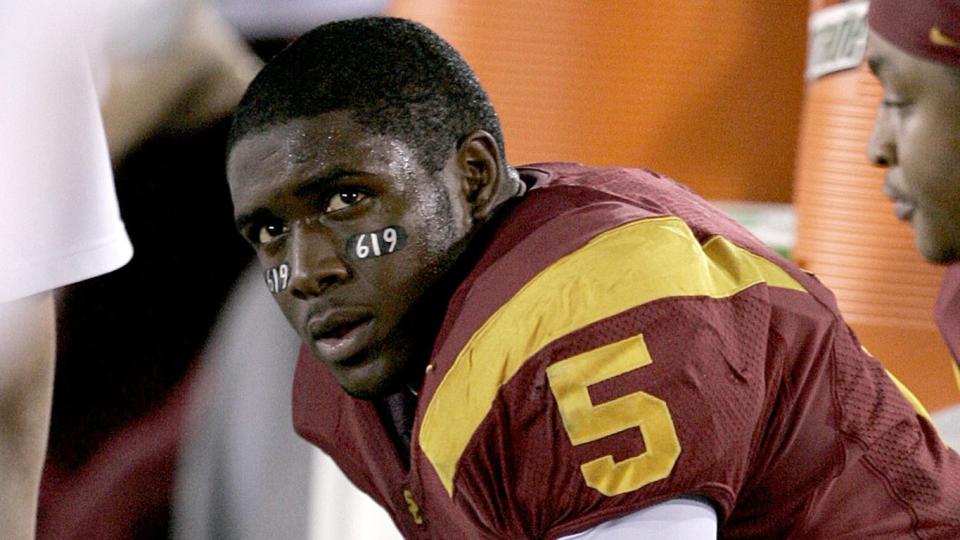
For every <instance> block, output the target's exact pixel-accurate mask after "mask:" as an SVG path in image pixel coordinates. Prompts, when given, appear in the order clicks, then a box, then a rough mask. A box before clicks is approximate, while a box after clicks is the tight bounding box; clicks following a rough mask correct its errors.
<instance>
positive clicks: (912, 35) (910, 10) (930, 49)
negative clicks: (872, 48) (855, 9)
mask: <svg viewBox="0 0 960 540" xmlns="http://www.w3.org/2000/svg"><path fill="white" fill-rule="evenodd" d="M867 23H868V24H869V26H870V29H871V30H873V31H874V32H876V33H877V34H879V35H880V36H881V37H883V38H884V39H885V40H887V41H889V42H890V43H892V44H893V45H895V46H896V47H897V48H899V49H901V50H903V51H905V52H907V53H909V54H912V55H914V56H917V57H920V58H924V59H926V60H932V61H934V62H939V63H941V64H947V65H951V66H960V0H872V1H871V2H870V11H869V13H868V15H867Z"/></svg>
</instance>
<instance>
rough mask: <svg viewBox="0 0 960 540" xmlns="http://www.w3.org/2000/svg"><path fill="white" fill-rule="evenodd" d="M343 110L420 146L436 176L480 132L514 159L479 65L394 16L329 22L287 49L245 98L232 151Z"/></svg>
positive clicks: (430, 33)
mask: <svg viewBox="0 0 960 540" xmlns="http://www.w3.org/2000/svg"><path fill="white" fill-rule="evenodd" d="M340 110H345V111H349V112H350V113H352V116H353V119H354V120H355V121H356V122H357V123H358V124H360V125H361V126H363V127H364V128H365V129H368V130H370V131H371V132H372V133H376V134H379V135H389V136H392V137H396V138H398V139H400V140H402V141H404V142H405V143H407V144H409V145H411V148H412V149H413V151H414V152H415V153H416V155H417V157H418V158H419V159H420V162H421V165H422V166H423V167H424V168H426V169H427V170H428V171H429V172H435V171H437V170H440V169H441V168H443V164H444V162H445V160H446V159H447V157H448V156H449V154H450V152H452V151H453V149H454V148H455V145H456V144H457V143H459V141H460V139H461V138H462V137H463V136H464V135H466V134H468V133H470V132H472V131H474V130H477V129H482V130H485V131H487V132H488V133H490V134H491V135H492V136H493V138H494V139H495V140H496V141H497V145H498V147H499V149H500V152H501V154H504V147H503V134H502V132H501V130H500V121H499V120H498V119H497V115H496V112H495V111H494V109H493V105H492V104H491V103H490V98H489V97H488V96H487V93H486V92H485V91H484V90H483V87H481V86H480V82H479V80H478V79H477V76H476V74H475V73H474V72H473V70H472V69H470V66H468V65H467V63H466V62H465V61H464V60H463V58H462V57H461V56H460V54H459V53H458V52H457V51H456V50H455V49H454V48H453V47H451V46H450V44H449V43H447V42H446V41H444V40H443V38H441V37H440V36H438V35H437V34H436V33H434V32H433V31H432V30H430V29H428V28H427V27H425V26H423V25H421V24H418V23H415V22H413V21H408V20H405V19H398V18H393V17H366V18H361V19H350V20H344V21H337V22H332V23H328V24H324V25H322V26H319V27H317V28H314V29H313V30H311V31H309V32H307V33H306V34H304V35H303V36H301V37H300V38H299V39H297V40H296V41H295V42H293V43H292V44H291V45H290V46H289V47H287V48H286V49H284V50H283V51H282V52H280V53H279V54H278V55H277V56H276V57H274V58H273V60H271V61H270V62H269V63H268V64H267V65H266V66H265V67H264V68H263V70H261V71H260V73H259V74H258V75H257V76H256V78H255V79H254V80H253V82H252V83H250V86H249V88H247V91H246V93H245V94H244V96H243V98H242V99H241V100H240V104H239V105H238V106H237V111H236V113H235V114H234V118H233V125H232V126H231V129H230V135H229V139H228V142H227V153H228V154H229V152H230V150H231V149H232V148H233V146H234V145H235V144H236V143H237V142H238V141H240V139H242V138H244V137H246V136H247V135H251V134H254V133H257V132H260V131H263V130H265V129H267V128H269V127H271V126H273V125H277V124H281V123H284V122H287V121H290V120H293V119H296V118H305V117H311V116H316V115H319V114H323V113H326V112H333V111H340Z"/></svg>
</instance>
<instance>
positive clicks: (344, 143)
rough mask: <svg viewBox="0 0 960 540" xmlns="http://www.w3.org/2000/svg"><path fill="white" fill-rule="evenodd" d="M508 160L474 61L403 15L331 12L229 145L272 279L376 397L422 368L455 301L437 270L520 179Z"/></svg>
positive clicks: (248, 225) (355, 390)
mask: <svg viewBox="0 0 960 540" xmlns="http://www.w3.org/2000/svg"><path fill="white" fill-rule="evenodd" d="M508 171H509V168H508V166H507V164H506V162H505V160H504V157H503V142H502V137H501V134H500V126H499V122H498V120H497V117H496V115H495V113H494V110H493V107H492V106H491V104H490V101H489V99H488V98H487V95H486V93H485V92H484V91H483V89H482V88H481V87H480V84H479V83H478V82H477V78H476V76H475V75H474V73H473V72H472V70H471V69H470V68H469V67H468V66H467V65H466V63H464V61H463V59H462V58H461V57H460V55H459V54H458V53H457V52H456V51H455V50H454V49H453V48H452V47H450V46H449V45H448V44H447V43H445V42H444V41H443V40H442V39H440V38H439V37H438V36H437V35H436V34H434V33H433V32H431V31H430V30H428V29H426V28H424V27H423V26H421V25H419V24H416V23H412V22H410V21H405V20H400V19H392V18H367V19H357V20H350V21H342V22H336V23H331V24H327V25H324V26H321V27H319V28H317V29H315V30H313V31H311V32H309V33H307V34H306V35H304V36H303V37H301V38H300V39H299V40H297V41H296V42H295V43H293V44H292V45H291V46H290V47H288V48H287V49H286V50H284V51H283V52H281V53H280V54H279V55H278V56H277V57H276V58H275V59H273V60H272V61H271V62H270V63H269V64H268V65H267V66H266V67H265V68H264V69H263V70H262V72H261V73H260V74H259V75H258V76H257V78H256V79H255V80H254V81H253V83H251V85H250V88H249V89H248V90H247V93H246V95H245V96H244V98H243V100H242V101H241V103H240V105H239V107H238V110H237V113H236V115H235V118H234V124H233V127H232V131H231V135H230V140H229V144H228V160H227V173H228V179H229V181H230V189H231V195H232V197H233V201H234V210H235V215H236V221H237V225H238V227H239V228H240V230H241V232H242V233H243V234H244V236H245V237H246V238H247V239H248V240H249V241H250V243H251V244H252V245H253V246H254V249H255V250H256V251H257V254H258V256H259V259H260V261H261V263H262V264H263V266H264V269H265V272H266V280H267V284H268V286H269V287H270V289H271V292H273V293H274V297H275V299H276V300H277V303H278V304H279V305H280V307H281V309H282V310H283V312H284V314H285V315H286V317H287V319H288V320H289V321H290V323H291V325H292V326H293V327H294V328H295V329H296V330H297V331H298V332H299V333H300V336H301V338H302V339H303V340H304V342H305V343H306V344H307V345H308V346H309V347H310V348H311V349H312V351H313V352H314V354H315V355H316V356H317V357H319V358H320V360H321V361H323V362H324V363H325V364H326V365H327V366H328V367H329V368H330V369H331V371H332V372H333V374H334V375H335V377H336V378H337V379H338V381H339V382H340V384H341V385H342V386H343V387H344V388H345V389H346V390H347V391H348V392H350V393H352V394H354V395H356V396H361V397H373V396H379V395H383V394H385V393H388V392H391V391H394V390H396V389H398V388H400V387H401V386H402V385H403V384H405V383H409V382H410V381H411V380H414V381H415V380H416V377H417V374H418V373H420V374H422V371H421V370H422V369H423V367H424V366H423V363H424V360H425V359H426V357H427V356H428V354H429V348H430V345H432V341H433V338H434V335H435V326H436V320H435V318H436V317H434V315H435V312H436V311H438V309H437V308H440V311H441V312H442V307H443V306H445V303H446V298H443V297H442V295H441V297H438V296H437V295H436V294H434V293H435V292H436V291H437V290H438V287H437V284H438V283H440V282H441V278H442V277H443V276H444V275H445V274H446V273H447V272H448V270H449V269H450V268H451V267H452V266H453V264H454V262H455V261H456V260H457V259H458V258H459V257H460V255H461V253H462V252H463V251H464V249H466V248H465V246H466V245H467V243H468V242H469V240H470V238H472V234H473V232H475V231H476V229H477V228H478V227H479V225H480V224H481V223H483V222H485V221H486V220H487V219H488V218H489V217H490V215H491V214H492V213H493V211H494V209H495V208H496V207H497V205H498V204H499V203H500V202H502V201H503V200H504V198H505V196H504V194H505V193H508V192H510V189H511V186H510V184H511V183H512V182H515V179H514V177H513V176H512V175H511V174H510V173H509V172H508ZM512 189H516V186H515V185H514V186H513V187H512Z"/></svg>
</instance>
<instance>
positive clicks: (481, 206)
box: [457, 129, 506, 221]
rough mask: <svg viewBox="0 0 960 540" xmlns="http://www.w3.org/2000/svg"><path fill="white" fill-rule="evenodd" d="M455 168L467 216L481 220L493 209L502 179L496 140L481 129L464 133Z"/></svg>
mask: <svg viewBox="0 0 960 540" xmlns="http://www.w3.org/2000/svg"><path fill="white" fill-rule="evenodd" d="M457 166H458V169H459V172H460V187H461V189H462V190H463V195H464V199H465V200H466V201H467V204H468V205H469V207H470V210H469V211H470V215H471V217H473V219H474V220H477V221H483V220H484V219H486V218H487V217H488V216H489V215H490V214H491V213H492V212H493V210H494V208H496V205H497V202H498V199H499V198H498V196H497V195H498V194H499V192H500V190H501V189H502V184H503V183H504V181H505V177H506V172H505V170H506V168H505V167H504V163H503V156H502V155H501V154H500V148H499V147H498V146H497V141H496V140H495V139H494V138H493V136H492V135H490V134H489V133H487V132H486V131H483V130H481V129H478V130H476V131H472V132H470V133H468V134H467V135H465V136H464V137H463V139H461V141H460V144H459V145H458V147H457Z"/></svg>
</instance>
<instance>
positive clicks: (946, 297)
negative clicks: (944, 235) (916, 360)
mask: <svg viewBox="0 0 960 540" xmlns="http://www.w3.org/2000/svg"><path fill="white" fill-rule="evenodd" d="M937 326H939V327H940V333H941V334H943V339H944V341H946V342H947V347H948V348H949V349H950V353H951V354H952V355H953V360H954V361H955V364H954V366H953V367H954V373H955V374H956V375H957V386H960V263H953V264H951V265H950V266H949V267H948V268H947V272H946V274H945V275H944V277H943V286H942V287H941V288H940V296H939V297H937Z"/></svg>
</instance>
